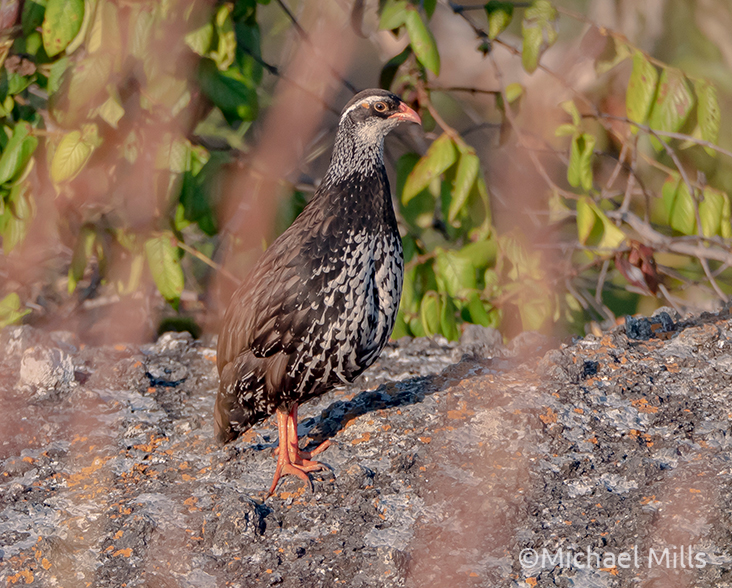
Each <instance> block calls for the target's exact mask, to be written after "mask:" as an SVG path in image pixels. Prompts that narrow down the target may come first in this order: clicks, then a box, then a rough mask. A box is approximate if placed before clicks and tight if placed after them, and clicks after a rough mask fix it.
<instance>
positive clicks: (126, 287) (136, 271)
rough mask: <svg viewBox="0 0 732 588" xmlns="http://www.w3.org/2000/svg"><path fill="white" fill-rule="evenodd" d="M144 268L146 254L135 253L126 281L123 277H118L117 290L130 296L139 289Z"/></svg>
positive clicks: (123, 294) (122, 294)
mask: <svg viewBox="0 0 732 588" xmlns="http://www.w3.org/2000/svg"><path fill="white" fill-rule="evenodd" d="M144 268H145V256H144V255H143V254H142V253H141V252H140V253H135V254H134V255H133V256H132V261H131V262H130V273H129V274H128V276H127V281H126V283H125V282H124V281H123V280H121V279H118V280H117V281H116V283H115V287H116V288H117V292H118V293H119V294H120V295H121V296H129V295H130V294H132V293H133V292H136V291H137V289H138V288H139V287H140V280H141V279H142V271H143V269H144Z"/></svg>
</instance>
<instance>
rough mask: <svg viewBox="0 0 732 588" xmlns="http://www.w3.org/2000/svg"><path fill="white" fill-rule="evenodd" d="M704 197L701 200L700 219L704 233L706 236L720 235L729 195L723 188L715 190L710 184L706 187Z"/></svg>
mask: <svg viewBox="0 0 732 588" xmlns="http://www.w3.org/2000/svg"><path fill="white" fill-rule="evenodd" d="M703 197H704V199H703V200H702V201H701V202H699V220H701V227H702V234H703V235H704V236H705V237H713V236H714V235H720V234H721V226H722V222H723V218H724V207H725V200H726V201H727V202H728V201H729V197H728V196H727V194H726V193H724V192H722V191H721V190H715V189H714V188H710V187H709V186H707V187H706V188H704V192H703Z"/></svg>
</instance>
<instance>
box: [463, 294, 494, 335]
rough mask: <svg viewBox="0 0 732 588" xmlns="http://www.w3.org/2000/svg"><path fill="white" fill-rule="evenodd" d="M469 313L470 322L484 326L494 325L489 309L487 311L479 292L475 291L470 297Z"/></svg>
mask: <svg viewBox="0 0 732 588" xmlns="http://www.w3.org/2000/svg"><path fill="white" fill-rule="evenodd" d="M468 314H469V315H470V322H471V323H474V324H476V325H482V326H484V327H490V326H493V325H492V322H493V321H491V318H490V316H489V315H488V311H486V309H485V306H484V305H483V301H482V300H481V299H480V296H478V293H477V292H473V293H472V294H471V295H470V297H469V298H468Z"/></svg>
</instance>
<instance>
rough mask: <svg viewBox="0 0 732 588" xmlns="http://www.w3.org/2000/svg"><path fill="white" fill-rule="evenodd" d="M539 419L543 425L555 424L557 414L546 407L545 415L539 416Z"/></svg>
mask: <svg viewBox="0 0 732 588" xmlns="http://www.w3.org/2000/svg"><path fill="white" fill-rule="evenodd" d="M539 418H540V419H541V422H542V423H544V424H545V425H549V424H551V423H556V422H557V413H556V412H554V411H553V410H552V408H551V407H548V408H547V409H546V414H540V415H539Z"/></svg>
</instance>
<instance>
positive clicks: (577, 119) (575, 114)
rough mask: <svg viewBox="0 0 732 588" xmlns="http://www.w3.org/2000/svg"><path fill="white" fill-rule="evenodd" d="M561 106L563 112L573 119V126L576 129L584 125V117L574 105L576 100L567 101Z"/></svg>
mask: <svg viewBox="0 0 732 588" xmlns="http://www.w3.org/2000/svg"><path fill="white" fill-rule="evenodd" d="M559 106H561V107H562V110H564V112H566V113H567V114H568V115H569V116H571V117H572V124H573V125H574V126H575V127H578V126H580V124H581V123H582V116H581V115H580V112H579V109H578V108H577V105H576V104H575V103H574V100H565V101H564V102H562V103H561V104H560V105H559Z"/></svg>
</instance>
